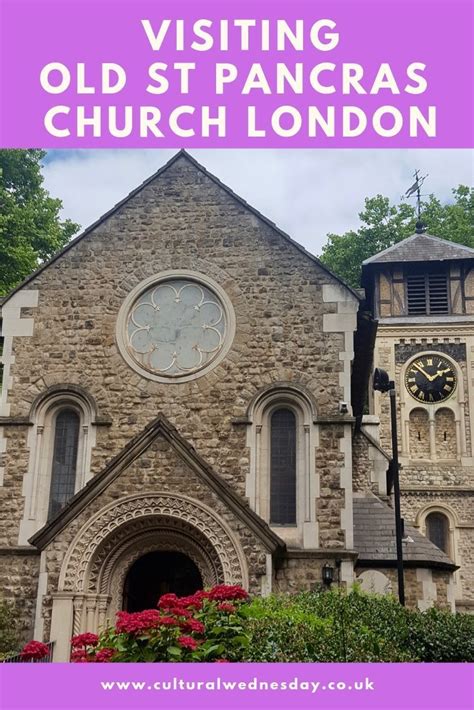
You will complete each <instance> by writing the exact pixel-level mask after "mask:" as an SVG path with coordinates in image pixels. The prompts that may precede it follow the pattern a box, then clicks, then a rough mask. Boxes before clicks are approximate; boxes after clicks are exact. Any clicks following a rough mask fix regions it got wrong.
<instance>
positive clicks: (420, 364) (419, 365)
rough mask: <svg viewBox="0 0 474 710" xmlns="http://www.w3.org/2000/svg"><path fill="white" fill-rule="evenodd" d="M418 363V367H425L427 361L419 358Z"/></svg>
mask: <svg viewBox="0 0 474 710" xmlns="http://www.w3.org/2000/svg"><path fill="white" fill-rule="evenodd" d="M416 364H417V365H418V367H423V365H424V364H425V363H424V362H423V360H418V362H417V363H416Z"/></svg>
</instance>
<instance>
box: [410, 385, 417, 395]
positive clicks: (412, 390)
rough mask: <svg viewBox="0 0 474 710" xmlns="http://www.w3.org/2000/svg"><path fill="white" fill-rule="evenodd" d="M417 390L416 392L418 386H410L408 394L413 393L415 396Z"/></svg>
mask: <svg viewBox="0 0 474 710" xmlns="http://www.w3.org/2000/svg"><path fill="white" fill-rule="evenodd" d="M417 390H418V386H417V385H412V386H411V387H410V392H413V394H416V391H417Z"/></svg>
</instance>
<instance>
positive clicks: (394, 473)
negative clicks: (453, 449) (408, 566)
mask: <svg viewBox="0 0 474 710" xmlns="http://www.w3.org/2000/svg"><path fill="white" fill-rule="evenodd" d="M374 390H377V391H378V392H388V393H389V395H390V419H391V428H392V460H391V462H390V468H389V471H390V474H391V476H390V477H391V480H392V481H393V494H394V499H395V538H396V544H397V574H398V599H399V601H400V604H401V605H402V606H405V580H404V577H403V547H402V538H403V520H402V517H401V511H400V465H399V463H398V436H397V400H396V392H395V382H394V381H393V380H391V379H390V377H389V376H388V373H387V372H385V370H382V369H381V368H378V367H377V368H376V369H375V371H374Z"/></svg>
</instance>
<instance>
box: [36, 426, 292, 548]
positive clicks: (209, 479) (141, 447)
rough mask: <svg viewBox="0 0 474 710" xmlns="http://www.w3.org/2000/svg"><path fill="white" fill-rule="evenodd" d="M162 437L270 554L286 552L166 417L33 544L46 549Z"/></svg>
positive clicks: (78, 495) (136, 440) (84, 490)
mask: <svg viewBox="0 0 474 710" xmlns="http://www.w3.org/2000/svg"><path fill="white" fill-rule="evenodd" d="M158 437H162V438H163V439H165V440H166V441H168V442H169V443H170V444H171V446H172V447H173V449H174V451H175V452H176V454H177V455H178V456H179V457H180V458H181V459H182V460H183V461H185V462H186V464H187V465H188V466H189V467H190V468H191V469H192V470H193V471H194V473H196V474H197V475H198V476H199V477H200V478H201V480H202V481H204V483H206V484H207V485H208V486H209V488H211V489H212V490H213V491H214V493H215V494H216V495H217V496H218V497H219V498H220V499H221V500H222V501H223V502H224V503H225V504H226V505H227V506H228V508H230V509H231V510H232V512H233V513H234V514H235V515H236V516H237V518H239V519H240V520H241V521H242V522H243V523H244V524H245V525H247V527H249V528H250V529H251V530H252V531H253V533H254V534H255V535H256V537H257V538H258V539H259V540H260V541H261V542H262V543H263V545H264V546H265V548H266V549H267V550H268V551H269V552H271V553H272V554H277V555H279V554H281V553H282V552H283V551H284V549H285V543H284V542H283V540H281V539H280V538H279V537H278V535H276V534H275V533H274V532H273V531H272V530H271V529H270V527H269V526H268V525H267V523H265V522H264V521H263V520H262V519H261V518H260V517H259V516H258V515H257V514H256V513H254V512H253V510H251V509H250V508H249V506H248V504H247V503H246V502H245V500H244V499H243V498H241V497H240V496H239V495H238V494H237V493H236V492H235V491H234V490H233V489H232V488H231V487H230V486H229V484H228V483H227V482H226V481H224V480H223V479H222V478H221V477H220V476H219V474H218V473H216V472H215V471H214V469H213V468H212V467H211V466H209V464H207V463H206V462H205V461H204V459H203V458H202V457H201V456H200V455H199V454H198V453H197V452H196V450H195V449H194V448H193V447H192V446H191V444H189V443H188V442H187V441H186V440H185V439H184V438H183V437H182V436H181V435H180V434H179V433H178V431H177V430H176V429H175V427H174V426H173V425H172V424H171V423H170V422H169V421H168V419H167V418H166V417H165V416H164V415H162V414H160V415H159V416H158V417H157V418H156V419H154V420H153V421H152V422H151V423H150V424H148V425H147V426H146V427H145V428H144V429H143V431H141V432H140V433H139V434H137V436H135V437H134V438H133V439H131V440H130V441H129V442H128V444H127V445H126V446H125V447H124V448H123V449H122V451H120V453H119V454H118V455H117V456H115V458H113V459H112V460H111V461H110V462H109V463H108V464H107V465H106V466H105V468H104V469H103V470H102V471H101V472H100V473H98V474H97V475H95V476H94V478H93V479H92V480H90V481H89V482H88V483H87V484H86V485H85V486H84V488H82V489H81V490H80V491H79V492H78V493H76V495H75V496H73V498H71V500H70V501H69V502H68V503H67V504H66V506H65V507H64V508H63V509H62V510H61V511H60V512H59V513H58V514H57V515H56V516H55V517H54V518H52V519H51V520H50V521H48V523H46V525H45V526H44V527H43V528H41V530H39V531H38V532H37V533H35V534H34V535H33V536H32V537H31V538H30V540H29V542H30V543H31V544H32V545H34V546H35V547H38V548H39V549H44V547H45V546H46V545H48V544H49V543H50V542H51V541H52V540H53V539H54V538H55V537H56V535H58V533H60V532H61V530H63V529H64V528H65V527H66V526H67V525H68V524H69V523H70V522H71V520H73V519H74V518H75V517H77V516H78V515H79V513H81V512H82V511H83V510H84V509H85V508H86V507H87V505H88V504H89V503H90V501H91V500H93V499H94V498H96V497H97V496H98V495H99V494H101V493H102V492H103V491H105V490H106V488H108V487H109V486H110V485H111V484H112V483H113V482H114V481H115V479H116V478H118V477H119V476H120V475H121V474H122V473H123V472H124V471H125V470H126V469H127V468H128V467H129V466H130V465H131V464H132V463H133V462H134V461H135V459H136V458H137V457H139V456H140V455H141V454H142V453H144V452H145V451H146V450H147V449H148V448H149V446H151V444H152V443H153V442H154V441H155V440H156V439H157V438H158Z"/></svg>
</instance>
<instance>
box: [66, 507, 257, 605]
mask: <svg viewBox="0 0 474 710" xmlns="http://www.w3.org/2000/svg"><path fill="white" fill-rule="evenodd" d="M150 537H153V540H154V542H153V548H150V549H149V550H148V551H151V549H155V550H157V549H175V550H179V551H181V552H184V553H185V554H187V555H189V556H190V557H191V558H192V559H193V560H194V561H195V563H196V564H197V566H198V568H199V569H200V571H201V574H202V576H203V580H204V583H205V584H206V583H207V581H209V583H210V584H213V583H215V582H225V583H226V584H242V585H244V586H247V584H248V580H247V574H246V568H245V562H244V557H243V553H242V552H241V550H240V548H239V545H238V543H237V541H236V540H235V538H234V536H233V534H232V533H231V531H230V530H229V528H228V527H227V525H226V524H225V523H224V522H223V521H221V520H220V519H219V518H218V517H217V516H216V514H215V513H214V512H213V511H212V510H210V509H209V508H207V507H205V506H203V505H202V504H198V503H197V502H195V501H192V500H190V499H188V498H186V497H184V496H179V495H170V494H159V495H153V494H147V495H137V496H132V497H129V498H126V499H122V500H120V501H117V502H114V503H112V504H110V505H108V506H107V507H106V508H104V509H103V510H101V511H100V512H99V513H98V514H97V515H96V516H94V517H93V518H92V519H91V520H89V521H88V522H87V523H86V524H85V525H84V526H83V527H82V528H81V530H80V531H79V532H78V534H77V535H76V537H75V539H74V541H73V542H72V544H71V547H70V549H69V552H68V554H67V555H66V558H65V560H64V563H63V568H62V571H61V576H60V580H59V589H60V590H64V591H72V592H75V593H82V592H87V593H88V594H98V593H101V594H109V593H111V592H110V588H111V581H112V578H114V579H115V580H116V581H115V593H117V591H116V590H117V585H120V583H122V582H123V579H124V578H125V574H126V571H127V570H128V568H129V566H130V565H131V564H132V562H133V561H134V559H137V558H138V557H139V556H140V554H144V552H143V546H142V544H141V543H142V542H145V545H150V544H151V543H150ZM167 544H168V545H170V546H171V547H166V545H167ZM135 552H137V554H136V556H135ZM122 557H123V560H122V561H123V562H124V563H128V567H127V569H126V570H125V567H126V565H125V564H124V565H122V572H120V574H119V576H118V578H117V577H116V575H115V577H114V574H115V573H114V570H116V569H117V564H118V562H119V560H120V558H122ZM121 575H122V576H121Z"/></svg>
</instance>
